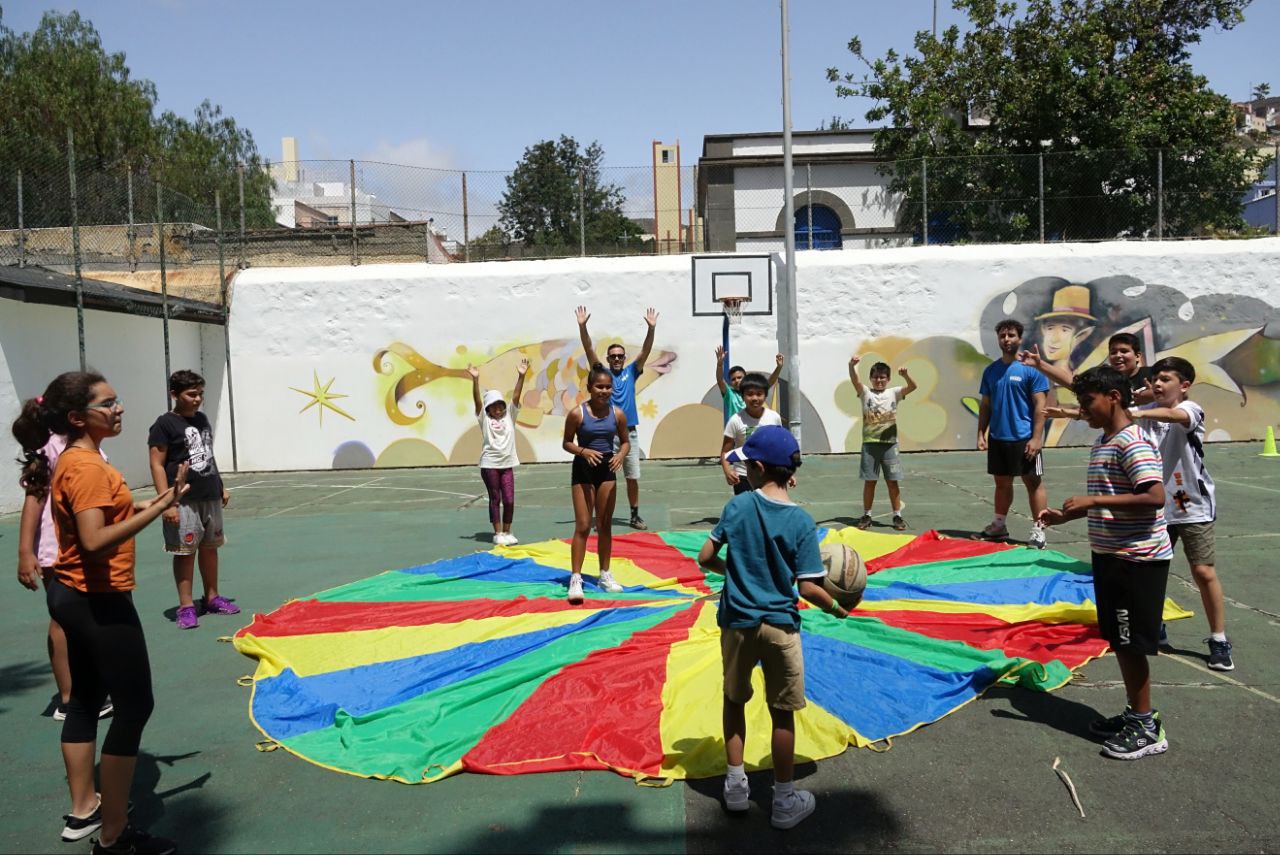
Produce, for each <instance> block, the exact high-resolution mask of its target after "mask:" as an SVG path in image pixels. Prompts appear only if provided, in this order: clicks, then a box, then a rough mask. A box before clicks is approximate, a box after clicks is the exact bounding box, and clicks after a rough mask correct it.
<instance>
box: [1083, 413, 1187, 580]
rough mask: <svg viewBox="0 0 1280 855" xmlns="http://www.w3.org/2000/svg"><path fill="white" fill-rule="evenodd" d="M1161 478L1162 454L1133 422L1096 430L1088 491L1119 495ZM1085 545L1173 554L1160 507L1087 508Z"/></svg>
mask: <svg viewBox="0 0 1280 855" xmlns="http://www.w3.org/2000/svg"><path fill="white" fill-rule="evenodd" d="M1163 481H1164V473H1163V471H1162V470H1161V467H1160V455H1159V454H1157V453H1156V449H1155V446H1153V445H1152V444H1151V441H1150V440H1149V439H1147V437H1146V434H1144V433H1143V431H1142V429H1141V428H1140V427H1138V426H1137V425H1129V426H1128V427H1127V428H1125V429H1124V430H1121V431H1117V432H1116V433H1115V434H1114V435H1112V436H1110V437H1103V436H1099V437H1098V440H1097V442H1095V443H1094V444H1093V449H1092V450H1091V451H1090V452H1089V478H1088V482H1089V495H1090V496H1123V495H1128V494H1130V493H1136V492H1138V490H1137V488H1138V487H1140V486H1142V485H1143V484H1159V483H1161V482H1163ZM1089 546H1090V547H1091V548H1092V549H1093V551H1094V552H1101V553H1105V554H1108V555H1116V556H1119V557H1120V558H1123V559H1125V560H1127V561H1167V560H1169V559H1171V558H1173V548H1172V547H1171V546H1170V545H1169V533H1168V531H1166V530H1165V524H1164V508H1163V507H1159V508H1134V509H1132V510H1128V509H1123V510H1122V509H1118V508H1090V509H1089Z"/></svg>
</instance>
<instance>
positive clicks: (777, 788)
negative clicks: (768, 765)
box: [773, 781, 796, 800]
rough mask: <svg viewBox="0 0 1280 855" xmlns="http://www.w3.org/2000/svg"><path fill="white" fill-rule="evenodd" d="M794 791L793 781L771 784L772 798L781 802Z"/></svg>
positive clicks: (794, 784) (794, 783)
mask: <svg viewBox="0 0 1280 855" xmlns="http://www.w3.org/2000/svg"><path fill="white" fill-rule="evenodd" d="M795 791H796V782H795V781H787V782H786V783H783V782H782V781H774V782H773V797H774V798H775V799H778V800H781V799H783V798H785V797H786V796H789V795H791V794H792V793H794V792H795Z"/></svg>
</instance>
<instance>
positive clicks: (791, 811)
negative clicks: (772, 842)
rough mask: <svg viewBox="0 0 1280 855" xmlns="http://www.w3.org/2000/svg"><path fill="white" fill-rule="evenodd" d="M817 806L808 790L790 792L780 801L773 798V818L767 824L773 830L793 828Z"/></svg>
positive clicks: (816, 801) (775, 797) (815, 800)
mask: <svg viewBox="0 0 1280 855" xmlns="http://www.w3.org/2000/svg"><path fill="white" fill-rule="evenodd" d="M817 806H818V800H817V799H815V798H814V797H813V793H811V792H809V791H808V790H792V791H791V794H790V795H789V796H785V797H783V798H782V799H779V798H778V797H777V796H774V799H773V816H772V817H770V818H769V824H770V825H772V826H773V827H774V828H795V827H796V826H797V825H799V824H800V823H801V822H802V821H803V820H804V818H805V817H807V816H808V815H809V814H811V813H813V811H814V808H816V807H817Z"/></svg>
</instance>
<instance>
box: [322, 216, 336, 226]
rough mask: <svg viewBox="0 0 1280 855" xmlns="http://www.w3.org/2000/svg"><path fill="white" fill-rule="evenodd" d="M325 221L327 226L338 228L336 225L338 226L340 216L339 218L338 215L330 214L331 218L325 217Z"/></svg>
mask: <svg viewBox="0 0 1280 855" xmlns="http://www.w3.org/2000/svg"><path fill="white" fill-rule="evenodd" d="M324 219H325V223H326V225H330V226H336V225H337V224H338V216H337V214H330V215H329V216H327V217H325V218H324Z"/></svg>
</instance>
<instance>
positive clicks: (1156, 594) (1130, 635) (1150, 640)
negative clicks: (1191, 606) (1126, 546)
mask: <svg viewBox="0 0 1280 855" xmlns="http://www.w3.org/2000/svg"><path fill="white" fill-rule="evenodd" d="M1168 581H1169V562H1168V561H1127V560H1125V559H1124V558H1121V557H1119V556H1118V555H1108V554H1104V553H1101V552H1095V553H1093V591H1094V599H1095V600H1097V605H1098V630H1099V632H1101V633H1102V637H1103V638H1105V639H1106V640H1107V641H1108V642H1110V643H1111V649H1112V650H1123V651H1126V652H1129V653H1141V654H1145V655H1147V656H1155V655H1156V654H1157V653H1158V652H1159V649H1160V624H1161V623H1163V616H1164V596H1165V586H1166V584H1167V583H1168Z"/></svg>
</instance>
